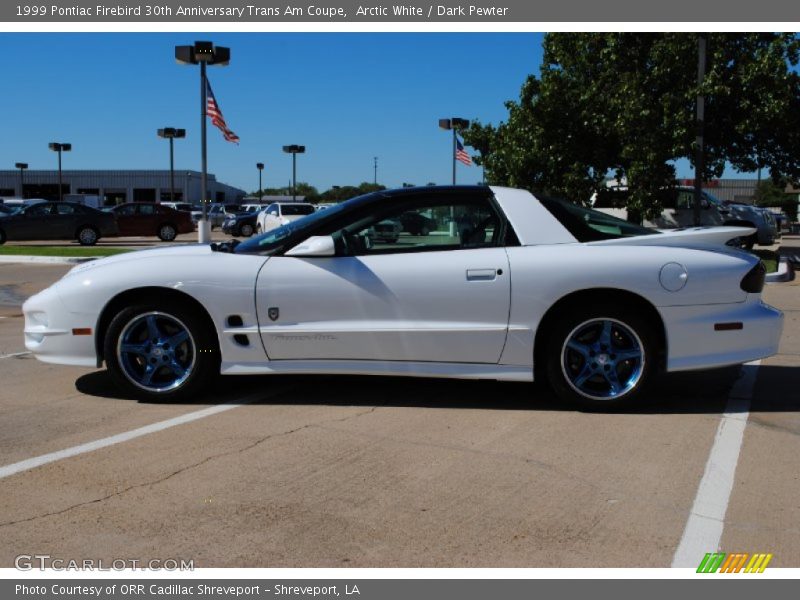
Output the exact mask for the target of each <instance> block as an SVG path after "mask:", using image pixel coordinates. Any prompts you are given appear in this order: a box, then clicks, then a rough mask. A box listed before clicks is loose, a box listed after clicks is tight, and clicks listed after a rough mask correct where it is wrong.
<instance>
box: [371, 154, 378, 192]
mask: <svg viewBox="0 0 800 600" xmlns="http://www.w3.org/2000/svg"><path fill="white" fill-rule="evenodd" d="M372 160H373V161H375V162H374V164H373V165H372V170H373V171H374V173H373V177H372V183H373V184H374V185H378V157H377V156H375V157H373V159H372Z"/></svg>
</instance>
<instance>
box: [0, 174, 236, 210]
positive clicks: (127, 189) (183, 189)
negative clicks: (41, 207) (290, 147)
mask: <svg viewBox="0 0 800 600" xmlns="http://www.w3.org/2000/svg"><path fill="white" fill-rule="evenodd" d="M201 177H202V174H201V173H200V172H199V171H186V170H177V169H176V170H175V201H176V202H177V201H181V202H191V203H192V204H197V203H199V202H200V178H201ZM61 181H62V190H63V193H64V194H65V195H66V194H85V195H87V196H99V197H100V198H102V200H103V204H104V205H106V206H113V205H115V204H121V203H122V202H167V201H169V200H170V196H171V194H170V172H169V170H168V169H165V170H125V171H113V170H104V171H91V170H86V171H83V170H69V171H66V170H65V171H62V172H61ZM244 196H245V191H244V190H241V189H239V188H235V187H233V186H230V185H227V184H224V183H220V182H219V181H217V178H216V177H215V176H214V175H212V174H211V173H209V174H208V197H209V199H210V200H211V201H212V202H232V203H233V202H240V201H241V200H242V198H244ZM58 197H59V194H58V171H35V170H25V171H22V172H21V171H19V170H4V171H0V198H44V199H46V200H58Z"/></svg>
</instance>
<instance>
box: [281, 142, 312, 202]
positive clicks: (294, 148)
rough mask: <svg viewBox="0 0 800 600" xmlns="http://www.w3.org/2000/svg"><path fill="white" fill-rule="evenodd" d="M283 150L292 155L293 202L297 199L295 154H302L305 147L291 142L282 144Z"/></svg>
mask: <svg viewBox="0 0 800 600" xmlns="http://www.w3.org/2000/svg"><path fill="white" fill-rule="evenodd" d="M283 151H284V152H286V153H287V154H291V155H292V202H294V201H295V200H297V155H298V154H304V153H305V151H306V147H305V146H298V145H297V144H292V145H290V146H284V147H283Z"/></svg>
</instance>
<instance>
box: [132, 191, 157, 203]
mask: <svg viewBox="0 0 800 600" xmlns="http://www.w3.org/2000/svg"><path fill="white" fill-rule="evenodd" d="M133 201H134V202H155V201H156V190H155V188H134V189H133Z"/></svg>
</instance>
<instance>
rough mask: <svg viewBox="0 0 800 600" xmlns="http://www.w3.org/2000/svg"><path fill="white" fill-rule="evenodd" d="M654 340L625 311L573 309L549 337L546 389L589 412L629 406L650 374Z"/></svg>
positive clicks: (643, 323) (647, 328)
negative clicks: (548, 384)
mask: <svg viewBox="0 0 800 600" xmlns="http://www.w3.org/2000/svg"><path fill="white" fill-rule="evenodd" d="M656 339H657V338H656V336H655V333H654V331H653V328H652V326H651V325H650V324H649V323H648V322H647V321H646V320H645V319H644V318H642V317H641V316H639V315H637V314H636V313H635V312H633V311H626V310H625V309H624V306H623V307H618V306H612V305H608V306H595V307H591V308H589V307H587V308H585V309H577V310H573V311H571V314H568V315H564V316H563V317H562V318H561V319H560V320H559V322H558V323H557V324H556V325H555V326H554V327H553V329H552V332H551V335H550V339H549V342H548V347H547V375H548V379H549V381H550V385H551V387H552V388H553V391H554V392H555V393H556V394H557V395H558V396H559V397H560V398H562V399H564V400H567V401H568V402H571V403H573V404H577V405H578V406H581V407H583V408H588V409H590V410H604V409H614V408H619V407H622V406H625V405H628V404H630V403H631V402H633V401H635V400H636V399H637V398H640V397H641V396H642V393H643V390H645V389H646V388H647V386H648V384H649V382H650V379H651V377H652V374H653V373H654V369H655V363H656V354H657V345H656Z"/></svg>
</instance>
